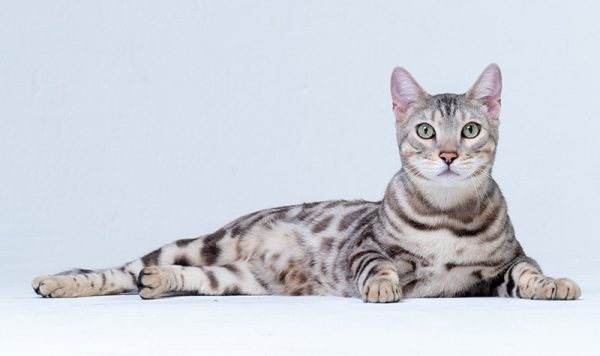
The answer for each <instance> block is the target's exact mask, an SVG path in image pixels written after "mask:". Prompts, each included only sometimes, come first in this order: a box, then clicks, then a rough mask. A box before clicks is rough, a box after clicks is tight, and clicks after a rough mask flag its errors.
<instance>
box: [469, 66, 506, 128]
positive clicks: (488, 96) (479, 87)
mask: <svg viewBox="0 0 600 356" xmlns="http://www.w3.org/2000/svg"><path fill="white" fill-rule="evenodd" d="M501 93H502V74H501V73H500V67H498V65H496V64H490V65H489V66H487V67H486V68H485V70H484V71H483V73H481V75H480V76H479V78H477V81H476V82H475V84H473V86H472V87H471V89H469V91H468V92H467V97H468V98H470V99H475V100H477V101H479V102H480V103H482V104H483V105H484V106H485V107H487V111H488V113H489V115H490V118H491V119H492V120H497V119H498V116H499V115H500V104H501V98H500V95H501Z"/></svg>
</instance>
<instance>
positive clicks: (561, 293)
mask: <svg viewBox="0 0 600 356" xmlns="http://www.w3.org/2000/svg"><path fill="white" fill-rule="evenodd" d="M554 282H555V283H556V294H555V299H566V300H572V299H577V298H579V297H580V296H581V289H580V288H579V286H578V285H577V283H575V282H573V281H572V280H570V279H568V278H558V279H555V280H554Z"/></svg>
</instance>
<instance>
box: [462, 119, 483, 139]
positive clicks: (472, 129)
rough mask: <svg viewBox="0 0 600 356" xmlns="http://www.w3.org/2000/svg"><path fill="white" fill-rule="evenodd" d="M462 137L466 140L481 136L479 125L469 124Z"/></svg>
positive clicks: (464, 128)
mask: <svg viewBox="0 0 600 356" xmlns="http://www.w3.org/2000/svg"><path fill="white" fill-rule="evenodd" d="M462 135H463V137H466V138H475V137H477V135H479V124H476V123H474V122H469V123H468V124H466V125H465V127H463V129H462Z"/></svg>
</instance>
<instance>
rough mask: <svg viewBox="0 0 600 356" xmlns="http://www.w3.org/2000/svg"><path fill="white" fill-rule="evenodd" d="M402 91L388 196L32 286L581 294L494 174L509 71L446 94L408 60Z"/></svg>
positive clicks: (50, 289) (386, 297) (335, 205)
mask: <svg viewBox="0 0 600 356" xmlns="http://www.w3.org/2000/svg"><path fill="white" fill-rule="evenodd" d="M392 97H393V99H394V113H395V115H396V119H397V133H398V142H399V147H400V153H401V157H402V162H403V168H402V170H400V172H399V173H398V174H396V175H395V176H394V178H393V179H392V181H391V182H390V184H389V185H388V187H387V189H386V191H385V195H384V198H383V200H382V201H379V202H367V201H327V202H320V203H310V204H302V205H295V206H287V207H280V208H274V209H268V210H263V211H259V212H256V213H253V214H250V215H247V216H244V217H241V218H239V219H237V220H235V221H233V222H231V223H229V224H228V225H226V226H224V227H223V228H221V229H219V230H218V231H216V232H214V233H212V234H209V235H205V236H202V237H199V238H196V239H185V240H178V241H176V242H173V243H171V244H169V245H166V246H163V247H162V248H160V249H157V250H155V251H153V252H151V253H149V254H147V255H145V256H144V257H142V258H140V259H138V260H135V261H132V262H130V263H128V264H126V265H125V266H123V267H120V268H116V269H108V270H99V271H89V270H74V271H68V272H65V273H62V274H59V275H55V276H42V277H38V278H36V279H34V281H33V288H34V289H35V291H36V292H37V293H38V294H40V295H42V296H50V297H76V296H91V295H106V294H117V293H123V292H133V291H137V290H138V289H139V293H140V295H141V296H142V297H143V298H146V299H147V298H157V297H160V296H161V295H165V294H173V293H182V294H205V295H231V294H248V295H260V294H271V295H334V296H344V297H360V298H362V299H363V300H365V301H369V302H393V301H398V300H399V299H400V298H401V297H402V296H405V297H452V296H471V295H481V296H483V295H486V296H492V295H496V296H517V297H523V298H535V299H576V298H578V297H579V295H580V290H579V287H578V286H577V285H576V284H575V283H574V282H572V281H570V280H568V279H552V278H550V277H546V276H544V275H543V274H542V273H541V270H540V269H539V266H538V265H537V264H536V263H535V261H533V260H532V259H530V258H528V257H526V255H525V254H524V252H523V250H522V248H521V246H520V245H519V243H518V242H517V240H516V239H515V235H514V231H513V228H512V225H511V223H510V219H509V217H508V213H507V207H506V203H505V200H504V198H503V196H502V193H501V192H500V189H499V188H498V186H497V184H496V183H495V182H494V180H493V179H492V178H491V175H490V173H491V166H492V163H493V159H494V154H495V148H496V144H497V118H498V112H499V106H500V72H499V70H498V68H497V67H496V66H495V65H492V66H490V67H488V68H487V69H486V71H484V73H483V74H482V76H481V77H480V78H479V80H478V81H477V82H476V84H475V85H474V87H473V88H471V90H470V91H469V92H468V93H467V94H463V95H455V94H442V95H436V96H429V95H428V94H426V93H425V92H424V91H423V90H422V89H421V88H420V87H419V86H418V84H416V82H414V80H413V79H412V77H410V75H409V74H408V72H406V71H404V70H403V69H400V68H399V69H396V70H395V71H394V74H393V77H392ZM469 125H471V126H469ZM465 130H466V131H465ZM455 161H456V163H455Z"/></svg>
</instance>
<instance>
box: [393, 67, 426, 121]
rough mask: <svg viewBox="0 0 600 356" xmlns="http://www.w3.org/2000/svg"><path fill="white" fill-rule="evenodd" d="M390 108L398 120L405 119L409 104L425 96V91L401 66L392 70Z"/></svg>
mask: <svg viewBox="0 0 600 356" xmlns="http://www.w3.org/2000/svg"><path fill="white" fill-rule="evenodd" d="M391 90H392V110H393V111H394V115H396V120H397V121H398V122H402V121H404V119H406V113H407V111H408V109H409V108H410V106H411V105H413V104H414V103H416V102H419V101H421V100H424V99H425V98H426V97H427V95H428V94H427V93H426V92H425V90H423V88H421V86H420V85H419V84H418V83H417V82H416V81H415V80H414V79H413V77H412V76H411V75H410V73H409V72H408V71H407V70H406V69H404V68H401V67H397V68H395V69H394V71H393V72H392V86H391Z"/></svg>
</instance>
